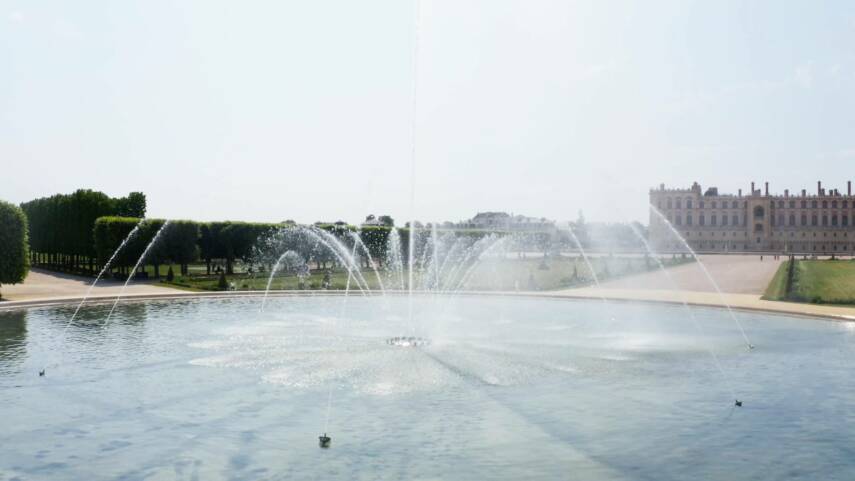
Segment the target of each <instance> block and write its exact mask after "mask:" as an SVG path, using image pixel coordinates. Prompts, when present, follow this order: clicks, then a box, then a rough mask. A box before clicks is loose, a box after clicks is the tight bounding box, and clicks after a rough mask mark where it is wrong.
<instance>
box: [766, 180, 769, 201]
mask: <svg viewBox="0 0 855 481" xmlns="http://www.w3.org/2000/svg"><path fill="white" fill-rule="evenodd" d="M766 197H769V183H768V182H766Z"/></svg>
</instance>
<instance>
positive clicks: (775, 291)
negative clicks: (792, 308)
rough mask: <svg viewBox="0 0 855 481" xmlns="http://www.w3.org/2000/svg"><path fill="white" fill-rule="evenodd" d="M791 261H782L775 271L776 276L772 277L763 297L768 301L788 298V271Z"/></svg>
mask: <svg viewBox="0 0 855 481" xmlns="http://www.w3.org/2000/svg"><path fill="white" fill-rule="evenodd" d="M789 265H790V263H789V261H788V262H782V263H781V265H780V266H778V270H777V271H776V272H775V277H773V278H772V280H771V282H769V285H768V286H767V287H766V292H764V293H763V299H766V300H768V301H785V300H787V271H788V270H789Z"/></svg>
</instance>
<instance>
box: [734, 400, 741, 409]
mask: <svg viewBox="0 0 855 481" xmlns="http://www.w3.org/2000/svg"><path fill="white" fill-rule="evenodd" d="M733 405H734V406H736V407H738V408H741V407H742V401H740V400H739V399H737V400H735V401H734V402H733Z"/></svg>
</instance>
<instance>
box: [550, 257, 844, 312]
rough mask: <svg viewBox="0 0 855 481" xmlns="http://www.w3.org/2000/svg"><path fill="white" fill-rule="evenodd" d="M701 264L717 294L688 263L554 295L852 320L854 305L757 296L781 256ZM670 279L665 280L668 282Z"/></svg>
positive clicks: (704, 259)
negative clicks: (710, 278) (726, 306)
mask: <svg viewBox="0 0 855 481" xmlns="http://www.w3.org/2000/svg"><path fill="white" fill-rule="evenodd" d="M700 259H701V262H703V264H704V266H705V267H706V268H707V271H709V274H710V276H711V277H712V278H713V279H714V280H715V281H716V283H717V284H718V286H719V288H720V289H721V291H722V293H721V294H719V293H718V292H716V290H715V287H713V285H712V283H711V282H710V281H709V279H707V277H706V275H704V273H703V271H702V270H701V268H700V266H698V265H697V264H696V263H689V264H685V265H682V266H677V267H673V268H669V269H668V270H667V271H668V274H667V275H666V274H665V273H663V272H662V271H661V270H657V271H652V272H648V273H644V274H639V275H636V276H628V277H624V278H621V279H616V280H613V281H608V282H603V284H602V285H601V286H600V289H597V288H595V287H585V288H580V289H566V290H561V291H557V292H555V294H556V295H557V296H559V297H577V298H578V297H585V298H588V297H590V298H599V297H605V298H607V299H616V300H632V301H653V302H672V303H683V302H687V303H689V304H695V305H706V306H724V305H725V304H727V305H729V306H731V307H733V308H737V309H757V310H764V311H771V312H781V313H789V314H801V315H809V316H830V317H836V318H840V319H853V320H855V307H843V306H830V305H817V304H802V303H796V302H780V301H765V300H763V299H761V298H760V297H761V296H762V295H763V293H764V292H765V290H766V286H768V285H769V282H770V281H771V280H772V277H774V276H775V272H776V271H777V270H778V266H780V265H781V263H782V262H784V260H785V258H783V257H782V258H781V259H779V260H773V258H772V257H770V256H763V260H762V261H761V260H760V256H759V255H703V256H700ZM669 276H670V279H669Z"/></svg>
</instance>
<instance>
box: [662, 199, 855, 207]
mask: <svg viewBox="0 0 855 481" xmlns="http://www.w3.org/2000/svg"><path fill="white" fill-rule="evenodd" d="M728 204H729V205H730V208H731V209H738V208H739V202H738V201H735V200H733V201H730V202H729V203H728V201H726V200H723V201H721V208H722V209H727V208H728ZM838 204H839V205H838ZM746 205H747V202H743V203H742V207H745V206H746ZM776 205H777V207H779V208H781V209H783V208H784V207H785V206H788V207H789V208H791V209H795V208H796V206H798V207H800V208H802V209H807V208H808V205H810V208H811V209H819V208H822V209H828V207H829V205H830V206H831V208H832V209H837V208H838V207H840V208H843V209H848V208H849V201H848V200H843V201H840V202H839V203H838V202H837V201H836V200H832V201H831V202H829V201H827V200H823V201H817V200H811V201H808V200H800V201H795V200H791V201H789V202H787V203H785V202H784V201H783V200H779V201H778V202H777V203H776V202H774V201H773V202H772V207H773V208H774V207H775V206H776ZM853 206H855V202H853ZM657 207H658V208H659V209H662V208H663V205H662V199H659V203H658V205H657ZM664 207H665V208H667V209H672V208H677V209H682V208H683V202H682V199H680V198H676V199H674V200H673V202H672V199H671V198H670V197H668V198H667V199H665V206H664ZM686 208H687V209H692V208H693V207H692V199H690V198H687V199H686ZM698 208H699V209H703V208H705V204H704V201H702V200H701V201H698ZM710 208H712V209H718V208H719V205H718V202H716V201H714V200H713V201H711V202H710Z"/></svg>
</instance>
